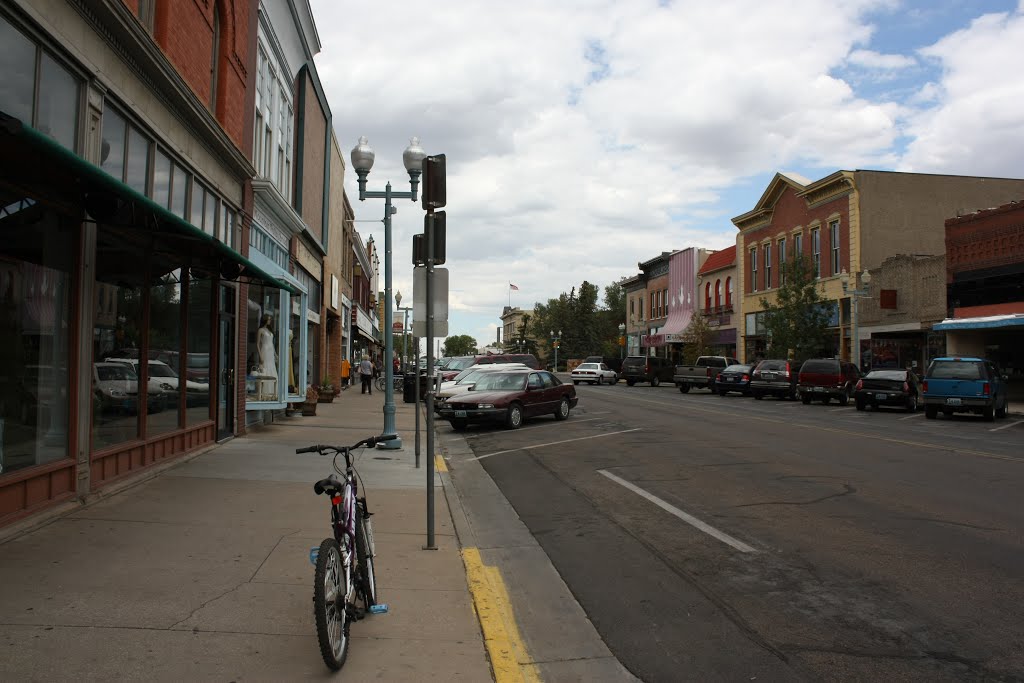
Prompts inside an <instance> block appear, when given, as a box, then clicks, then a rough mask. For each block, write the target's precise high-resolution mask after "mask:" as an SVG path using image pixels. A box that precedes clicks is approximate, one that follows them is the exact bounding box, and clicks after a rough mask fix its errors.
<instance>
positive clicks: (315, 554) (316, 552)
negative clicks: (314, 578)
mask: <svg viewBox="0 0 1024 683" xmlns="http://www.w3.org/2000/svg"><path fill="white" fill-rule="evenodd" d="M319 557H320V548H319V547H316V548H310V549H309V562H310V564H312V565H313V566H314V567H315V566H316V561H317V558H319Z"/></svg>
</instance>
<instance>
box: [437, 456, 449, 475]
mask: <svg viewBox="0 0 1024 683" xmlns="http://www.w3.org/2000/svg"><path fill="white" fill-rule="evenodd" d="M434 469H435V470H437V471H438V472H447V471H448V463H446V462H445V461H444V458H442V457H441V454H440V453H437V454H435V455H434Z"/></svg>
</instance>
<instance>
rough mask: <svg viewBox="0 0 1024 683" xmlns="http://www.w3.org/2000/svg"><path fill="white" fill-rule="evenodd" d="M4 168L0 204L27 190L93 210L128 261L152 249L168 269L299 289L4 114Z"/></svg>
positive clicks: (0, 138)
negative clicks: (187, 267)
mask: <svg viewBox="0 0 1024 683" xmlns="http://www.w3.org/2000/svg"><path fill="white" fill-rule="evenodd" d="M0 165H2V168H4V169H5V174H4V177H3V178H2V180H3V188H2V193H0V206H6V205H8V204H9V203H10V202H12V201H17V200H20V199H22V196H19V195H23V196H28V197H31V198H32V199H33V200H35V201H38V202H42V203H51V204H54V205H56V206H57V207H58V208H62V209H63V210H65V211H68V212H76V211H78V212H80V211H86V212H88V214H89V215H90V216H91V217H92V218H93V219H94V220H95V221H96V223H97V224H98V225H100V226H101V227H102V228H103V229H104V230H105V231H107V232H106V233H105V234H108V235H112V236H113V241H114V242H116V243H117V245H119V246H121V247H122V250H121V252H120V254H121V258H123V259H126V260H129V261H130V260H131V259H132V258H133V256H134V255H138V254H145V255H146V258H147V259H149V260H150V262H153V261H156V262H157V267H159V265H160V264H163V265H164V266H165V268H166V269H168V270H170V269H173V268H175V267H180V265H188V266H190V267H191V268H192V269H193V271H200V272H206V273H208V274H210V275H212V274H214V273H216V274H218V275H219V276H220V277H222V278H224V279H227V280H235V279H238V278H245V279H246V280H250V281H254V282H260V283H263V284H266V285H269V286H272V287H276V288H279V289H284V290H287V291H288V292H290V293H292V294H298V293H299V292H298V290H296V289H295V288H294V287H292V286H291V285H290V284H288V283H286V282H283V281H282V280H279V279H277V278H276V277H274V276H273V275H271V274H269V273H267V272H266V271H264V270H263V269H262V268H260V267H259V266H257V265H256V264H255V263H253V262H252V261H250V260H249V259H247V258H246V257H244V256H242V255H241V254H239V253H238V252H236V251H235V250H234V249H232V248H231V247H229V246H227V245H225V244H224V243H222V242H220V241H219V240H217V239H215V238H214V237H213V235H210V234H208V233H205V232H203V231H202V230H200V229H199V228H197V227H196V226H194V225H192V224H191V223H189V222H188V221H186V220H183V219H182V218H180V217H178V216H176V215H175V214H173V213H172V212H171V211H169V210H168V209H167V208H165V207H163V206H160V205H159V204H157V203H156V202H154V201H153V200H152V199H150V198H149V197H146V196H145V195H143V194H140V193H139V192H138V191H136V190H134V189H132V188H131V187H129V186H127V185H125V184H124V183H122V182H121V181H119V180H117V179H115V178H113V177H112V176H110V175H108V174H107V173H106V172H105V171H103V170H102V169H100V168H98V167H96V166H94V165H93V164H91V163H89V162H88V161H86V160H85V159H82V158H81V157H79V156H78V155H77V154H75V153H74V152H72V151H71V150H69V149H66V148H65V147H64V146H62V145H60V144H59V143H57V142H56V141H54V140H52V139H50V138H49V137H47V136H46V135H43V134H42V133H40V132H39V131H37V130H35V129H34V128H32V127H31V126H26V125H23V124H22V123H21V122H20V121H19V120H17V119H14V118H12V117H10V116H7V115H5V114H3V113H2V112H0ZM15 190H16V191H15ZM112 265H114V266H116V265H117V264H112ZM98 270H99V271H100V272H104V271H105V270H106V269H105V268H100V269H98Z"/></svg>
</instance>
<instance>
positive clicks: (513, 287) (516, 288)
mask: <svg viewBox="0 0 1024 683" xmlns="http://www.w3.org/2000/svg"><path fill="white" fill-rule="evenodd" d="M508 288H509V289H514V290H516V291H517V292H518V291H519V288H518V287H516V286H515V285H514V284H512V283H511V282H510V283H508Z"/></svg>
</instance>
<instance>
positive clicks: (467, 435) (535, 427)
mask: <svg viewBox="0 0 1024 683" xmlns="http://www.w3.org/2000/svg"><path fill="white" fill-rule="evenodd" d="M608 412H611V411H610V410H609V411H608ZM590 414H591V415H593V413H590ZM600 419H602V418H600V417H587V418H583V419H579V420H578V419H576V418H573V419H572V422H570V423H569V424H576V423H577V422H593V421H594V420H600ZM554 424H555V423H554V422H544V423H542V424H535V425H531V426H529V427H522V428H520V430H519V431H521V432H525V431H529V430H531V429H540V428H541V427H551V426H554ZM559 426H561V425H559ZM500 433H501V432H498V434H500ZM494 434H495V432H482V433H479V434H464V435H463V438H464V439H473V438H478V437H481V436H494Z"/></svg>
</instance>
